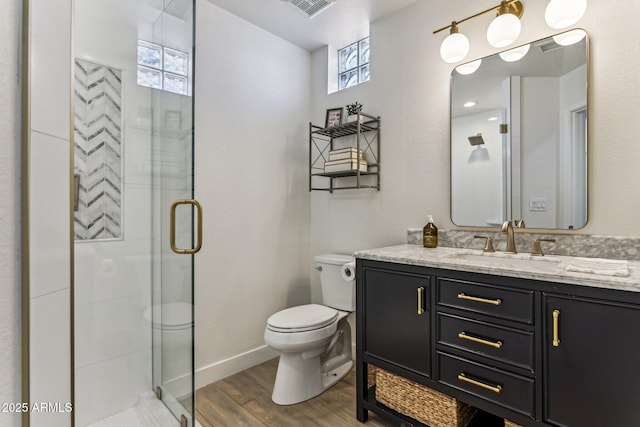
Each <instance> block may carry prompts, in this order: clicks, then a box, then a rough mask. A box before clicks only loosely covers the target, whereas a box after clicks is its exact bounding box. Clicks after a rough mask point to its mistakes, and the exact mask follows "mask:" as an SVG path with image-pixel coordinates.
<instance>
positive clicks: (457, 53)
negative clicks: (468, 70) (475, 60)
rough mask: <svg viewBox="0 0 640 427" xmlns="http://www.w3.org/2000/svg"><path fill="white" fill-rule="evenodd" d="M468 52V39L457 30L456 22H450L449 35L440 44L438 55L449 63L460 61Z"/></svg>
mask: <svg viewBox="0 0 640 427" xmlns="http://www.w3.org/2000/svg"><path fill="white" fill-rule="evenodd" d="M467 53H469V39H468V38H467V36H465V35H464V34H460V33H459V32H458V24H457V23H456V22H455V21H454V22H452V23H451V31H449V35H448V36H447V38H446V39H444V41H443V42H442V44H441V45H440V57H441V58H442V59H443V60H444V62H448V63H450V64H452V63H454V62H460V61H462V60H463V59H464V58H465V56H467Z"/></svg>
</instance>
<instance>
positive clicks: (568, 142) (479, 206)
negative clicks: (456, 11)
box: [451, 30, 587, 229]
mask: <svg viewBox="0 0 640 427" xmlns="http://www.w3.org/2000/svg"><path fill="white" fill-rule="evenodd" d="M451 220H452V221H453V223H454V224H456V225H458V226H474V227H496V226H499V225H500V224H502V222H503V221H506V220H523V221H524V223H525V224H526V226H527V228H549V229H577V228H581V227H584V225H585V224H586V222H587V37H586V33H585V32H584V31H583V30H572V31H568V32H566V33H562V34H558V35H556V36H553V37H549V38H546V39H542V40H538V41H536V42H532V43H529V44H527V45H524V46H520V47H517V48H514V49H510V50H508V51H505V52H501V53H499V54H496V55H492V56H488V57H486V58H482V60H481V61H480V60H476V61H474V62H471V63H469V64H463V65H460V66H458V67H457V68H456V70H454V71H453V72H452V76H451Z"/></svg>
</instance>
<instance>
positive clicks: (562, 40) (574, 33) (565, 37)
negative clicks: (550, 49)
mask: <svg viewBox="0 0 640 427" xmlns="http://www.w3.org/2000/svg"><path fill="white" fill-rule="evenodd" d="M586 36H587V33H586V32H585V31H584V30H580V29H577V30H571V31H567V32H566V33H561V34H557V35H555V36H553V41H554V42H556V43H558V44H559V45H560V46H570V45H572V44H576V43H578V42H579V41H580V40H582V39H583V38H585V37H586Z"/></svg>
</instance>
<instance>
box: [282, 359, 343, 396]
mask: <svg viewBox="0 0 640 427" xmlns="http://www.w3.org/2000/svg"><path fill="white" fill-rule="evenodd" d="M287 356H292V355H288V354H282V355H281V356H280V363H279V364H278V374H277V375H276V382H275V384H274V386H273V394H272V395H271V400H273V403H275V404H277V405H293V404H296V403H300V402H304V401H305V400H309V399H311V398H313V397H316V396H317V395H319V394H321V393H322V392H324V391H325V390H326V389H328V388H330V387H331V386H333V385H334V384H335V383H337V382H338V381H340V380H341V379H342V378H344V377H345V376H346V375H347V374H348V373H349V371H350V370H351V367H352V366H353V361H352V360H349V361H348V362H346V363H344V364H342V365H341V366H338V367H337V368H335V369H333V370H331V371H329V372H326V373H322V372H321V371H320V360H319V359H320V358H319V357H318V358H317V359H318V360H302V358H300V357H297V358H296V357H295V356H296V355H293V356H294V357H292V358H289V357H287ZM309 362H311V363H312V364H313V366H309V365H310V363H309ZM314 362H315V363H314Z"/></svg>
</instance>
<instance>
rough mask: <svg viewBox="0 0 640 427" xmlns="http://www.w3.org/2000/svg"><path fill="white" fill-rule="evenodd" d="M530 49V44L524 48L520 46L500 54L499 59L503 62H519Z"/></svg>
mask: <svg viewBox="0 0 640 427" xmlns="http://www.w3.org/2000/svg"><path fill="white" fill-rule="evenodd" d="M530 47H531V45H530V44H525V45H524V46H520V47H517V48H515V49H511V50H507V51H505V52H500V54H499V55H500V58H502V60H503V61H505V62H516V61H520V60H521V59H522V58H523V57H524V56H525V55H526V54H527V52H529V48H530Z"/></svg>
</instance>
